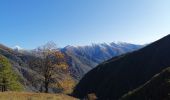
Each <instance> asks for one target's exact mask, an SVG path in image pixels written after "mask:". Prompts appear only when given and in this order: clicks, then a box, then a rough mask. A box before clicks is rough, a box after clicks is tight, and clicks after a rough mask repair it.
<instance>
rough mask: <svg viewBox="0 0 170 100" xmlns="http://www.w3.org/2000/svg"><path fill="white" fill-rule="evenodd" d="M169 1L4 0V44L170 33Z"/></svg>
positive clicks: (0, 27) (0, 34)
mask: <svg viewBox="0 0 170 100" xmlns="http://www.w3.org/2000/svg"><path fill="white" fill-rule="evenodd" d="M169 5H170V0H0V43H1V44H4V45H7V46H9V47H14V46H16V45H17V46H20V47H22V48H25V49H33V48H36V47H37V46H41V45H43V44H45V43H47V42H48V41H53V42H55V43H56V44H57V45H58V47H64V46H66V45H75V46H76V45H89V44H91V43H103V42H106V43H109V42H113V41H122V42H129V43H135V44H146V43H150V42H153V41H155V40H157V39H159V38H161V37H163V36H166V35H167V34H169V33H170V6H169Z"/></svg>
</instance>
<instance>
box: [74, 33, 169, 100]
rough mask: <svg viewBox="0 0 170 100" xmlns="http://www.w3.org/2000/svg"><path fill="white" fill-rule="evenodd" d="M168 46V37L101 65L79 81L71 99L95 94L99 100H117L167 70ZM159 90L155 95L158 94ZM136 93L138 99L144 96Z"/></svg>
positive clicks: (149, 99)
mask: <svg viewBox="0 0 170 100" xmlns="http://www.w3.org/2000/svg"><path fill="white" fill-rule="evenodd" d="M169 43H170V35H168V36H166V37H164V38H162V39H160V40H158V41H156V42H154V43H152V44H150V45H148V46H146V47H144V48H142V49H140V50H137V51H134V52H131V53H126V54H123V55H121V56H117V57H113V58H111V59H110V60H108V61H105V62H103V63H101V64H100V65H98V66H97V67H95V68H94V69H93V70H91V71H90V72H88V73H87V74H86V75H85V76H84V77H83V78H82V80H81V81H80V82H79V84H78V85H77V86H76V88H75V90H74V92H73V95H74V96H76V97H78V98H84V97H86V96H87V95H88V94H90V93H94V94H95V95H96V96H97V97H98V98H99V100H100V99H101V100H119V99H120V98H121V96H123V95H124V94H126V93H128V92H130V91H133V90H134V89H136V88H138V87H140V86H141V85H143V84H145V83H146V82H147V81H149V80H150V79H151V78H152V77H153V76H154V75H156V74H158V73H160V72H161V71H162V70H163V69H166V68H167V67H170V56H169V55H170V45H169ZM160 77H161V76H160ZM151 81H152V80H151ZM154 84H157V83H154ZM150 86H151V85H150ZM150 88H151V90H150V91H151V92H154V90H153V88H152V87H150ZM162 89H163V88H162ZM158 90H159V89H158ZM158 90H157V92H159V91H158ZM141 91H142V90H141ZM162 91H164V90H162ZM137 93H138V92H137ZM137 93H136V95H140V96H141V98H142V96H144V94H142V93H144V92H142V93H141V94H137ZM139 98H140V97H139ZM129 100H133V99H129ZM134 100H138V99H134ZM144 100H157V99H151V98H148V99H144ZM161 100H162V99H161ZM165 100H167V99H165Z"/></svg>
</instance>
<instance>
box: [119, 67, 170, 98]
mask: <svg viewBox="0 0 170 100" xmlns="http://www.w3.org/2000/svg"><path fill="white" fill-rule="evenodd" d="M169 93H170V68H167V69H164V70H163V71H162V72H161V73H159V74H156V75H155V76H154V77H153V78H152V79H151V80H149V81H148V82H146V83H145V84H144V85H142V86H140V87H139V88H137V89H135V90H133V91H130V92H129V93H127V94H125V95H124V96H123V97H122V98H121V99H120V100H170V94H169Z"/></svg>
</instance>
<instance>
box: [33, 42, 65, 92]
mask: <svg viewBox="0 0 170 100" xmlns="http://www.w3.org/2000/svg"><path fill="white" fill-rule="evenodd" d="M36 53H37V54H38V59H35V60H34V61H33V62H34V65H33V66H36V67H37V71H38V72H40V74H41V75H43V77H44V78H43V80H42V82H43V85H42V86H43V87H44V88H45V91H44V92H45V93H48V92H49V91H48V89H49V85H50V83H53V82H56V83H58V81H56V76H55V74H56V73H57V72H58V73H59V72H60V71H66V70H67V67H68V66H67V64H66V63H65V60H64V55H63V54H62V53H61V52H60V51H58V50H57V49H56V45H55V44H54V43H53V42H49V43H47V44H46V45H44V46H42V47H39V48H38V49H37V52H36ZM58 85H59V84H58ZM42 86H41V87H40V88H41V91H42Z"/></svg>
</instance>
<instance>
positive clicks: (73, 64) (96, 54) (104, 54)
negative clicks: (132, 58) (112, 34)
mask: <svg viewBox="0 0 170 100" xmlns="http://www.w3.org/2000/svg"><path fill="white" fill-rule="evenodd" d="M142 47H144V45H136V44H130V43H125V42H119V43H114V42H112V43H109V44H107V43H102V44H92V45H87V46H66V47H64V48H63V49H61V51H62V52H63V53H64V54H65V55H66V56H68V57H69V58H70V60H68V63H69V65H70V70H72V71H73V76H74V77H75V78H77V79H78V80H79V79H80V78H81V77H82V76H83V75H84V74H85V73H87V72H88V71H90V70H91V69H92V68H94V67H96V66H97V65H98V64H100V63H102V62H104V61H106V60H108V59H110V58H112V57H115V56H119V55H121V54H125V53H128V52H132V51H135V50H138V49H140V48H142Z"/></svg>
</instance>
